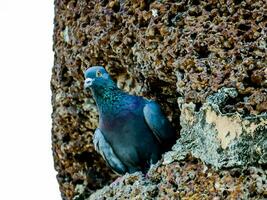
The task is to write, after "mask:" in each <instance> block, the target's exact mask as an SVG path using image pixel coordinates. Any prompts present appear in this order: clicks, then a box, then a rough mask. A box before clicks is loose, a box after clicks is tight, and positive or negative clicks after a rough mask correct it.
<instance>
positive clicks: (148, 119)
mask: <svg viewBox="0 0 267 200" xmlns="http://www.w3.org/2000/svg"><path fill="white" fill-rule="evenodd" d="M84 76H85V82H84V88H85V91H88V90H91V92H92V95H93V98H94V99H95V101H96V104H97V109H98V112H99V125H98V128H97V129H96V130H95V132H94V136H93V143H94V147H95V149H96V151H97V152H98V153H100V154H101V156H102V157H103V158H104V160H105V161H106V163H107V164H108V165H109V167H110V168H111V169H112V170H113V171H114V172H116V173H117V174H120V175H123V174H125V173H127V172H128V173H134V172H136V171H141V172H143V173H145V172H146V171H147V170H148V169H149V167H150V166H151V165H152V164H155V163H156V162H157V161H158V160H159V159H161V155H162V154H163V153H164V152H166V151H168V150H170V149H171V147H172V146H173V144H174V143H175V142H176V133H175V130H174V128H173V127H172V125H171V124H170V122H169V121H168V119H167V118H166V117H165V116H164V114H163V112H162V111H161V109H160V106H159V104H157V103H156V102H155V101H153V100H148V99H146V98H143V97H141V96H135V95H130V94H128V93H126V92H124V91H122V90H121V89H119V88H118V87H117V85H116V83H115V82H114V81H113V80H112V78H111V77H110V75H109V74H108V72H107V71H106V70H105V68H104V67H103V66H92V67H90V68H88V69H87V70H86V71H85V73H84Z"/></svg>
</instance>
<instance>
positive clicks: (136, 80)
mask: <svg viewBox="0 0 267 200" xmlns="http://www.w3.org/2000/svg"><path fill="white" fill-rule="evenodd" d="M266 6H267V5H266V2H265V1H264V0H262V1H261V0H246V1H242V0H229V1H213V0H206V1H195V0H181V1H160V0H158V1H148V0H147V1H144V0H140V1H135V0H134V1H129V0H120V1H119V0H110V1H108V0H101V1H100V0H93V1H86V0H76V1H75V0H55V20H54V52H55V62H54V67H53V72H52V79H51V89H52V105H53V114H52V118H53V128H52V142H53V156H54V161H55V169H56V170H57V172H58V176H57V179H58V182H59V185H60V190H61V193H62V197H63V199H73V198H74V197H75V198H81V199H85V198H87V197H88V196H89V195H90V194H91V193H92V192H94V191H95V190H96V189H97V188H101V187H103V186H104V185H106V184H108V183H110V182H111V181H112V180H114V178H115V176H114V174H113V173H112V172H111V171H110V170H109V169H108V168H107V167H106V165H105V163H104V161H103V160H102V159H101V157H100V156H99V155H98V154H97V153H96V152H95V150H94V148H93V145H92V134H93V131H94V129H95V128H96V127H97V122H98V116H97V110H96V106H95V104H94V101H93V100H92V98H91V96H90V94H85V93H84V91H83V81H84V79H83V72H84V70H85V69H86V68H87V67H89V66H91V65H104V66H105V67H106V69H107V70H108V72H109V73H110V74H111V75H112V77H113V78H114V79H115V80H116V81H117V83H118V86H119V87H120V88H122V89H123V90H125V91H127V92H129V93H131V94H137V95H142V96H145V97H147V98H153V99H156V100H157V101H158V102H159V103H160V104H161V106H162V109H163V111H164V112H165V113H166V115H168V117H169V119H170V120H171V121H172V123H173V125H174V127H175V128H176V130H177V133H178V132H179V130H180V129H181V126H182V127H184V128H183V129H182V130H181V135H183V130H184V133H187V132H186V131H185V130H189V129H190V126H187V125H186V123H188V121H186V120H184V119H183V118H181V124H180V120H179V117H180V110H179V106H178V104H179V105H180V108H186V109H187V111H188V112H189V114H190V112H193V113H191V115H189V117H192V116H194V117H195V118H196V120H197V123H196V124H197V125H196V126H199V125H200V124H201V123H200V122H199V120H200V121H201V116H200V115H202V116H205V117H206V118H203V119H205V121H206V122H207V125H205V126H204V128H205V127H206V128H207V127H211V126H214V127H215V129H216V128H217V129H216V130H217V131H218V130H219V133H220V134H219V136H216V135H214V134H216V131H213V132H212V134H213V136H212V137H211V138H209V139H207V140H206V142H211V141H212V139H214V138H217V139H218V141H220V143H215V144H214V146H216V145H218V144H222V145H223V146H221V147H222V148H221V149H222V150H221V152H227V151H228V154H227V155H233V154H231V152H230V150H228V149H231V148H232V147H235V141H236V140H235V139H238V138H239V137H236V135H237V136H239V135H241V134H239V133H240V131H239V130H237V132H235V130H230V137H227V135H228V132H227V133H226V132H225V130H223V129H220V128H221V127H219V126H220V120H223V121H224V120H227V119H229V118H228V115H227V114H229V113H232V115H231V116H232V117H234V118H235V119H236V120H237V121H235V122H236V123H239V122H240V120H241V121H242V120H248V119H245V118H246V117H250V118H251V120H254V121H255V120H256V122H252V121H251V120H250V121H249V120H248V121H249V122H245V123H249V124H248V126H249V127H252V128H250V130H252V129H253V127H254V125H253V123H254V124H255V123H257V124H258V123H259V121H264V120H265V118H264V117H263V118H261V116H262V115H263V116H264V113H265V112H266V111H267V91H266V88H267V67H266V66H267V59H266V53H267V52H266V51H267V47H266V42H267V41H266V39H267V28H266V23H267V22H266V21H267V19H266V18H267V7H266ZM222 87H225V88H235V89H236V94H235V95H234V98H228V100H227V101H224V103H223V104H219V105H218V106H219V107H220V112H219V111H218V110H216V106H215V107H214V106H212V105H213V104H212V105H210V104H209V105H208V104H207V105H204V103H205V102H206V99H207V97H208V96H209V95H210V94H213V93H214V92H217V91H218V90H219V89H220V88H222ZM178 99H179V100H178ZM177 101H178V103H177ZM207 102H208V101H207ZM207 102H206V103H207ZM192 106H193V107H194V109H195V111H193V110H194V109H193V107H192ZM202 106H204V107H202ZM205 106H206V107H205ZM202 108H203V109H202ZM186 109H182V111H185V110H186ZM201 109H202V110H201ZM208 111H209V112H210V113H209V114H210V115H208V116H212V117H208V116H206V115H204V114H203V113H206V112H208ZM194 112H196V113H194ZM233 113H235V114H233ZM237 113H238V114H237ZM257 116H258V117H257ZM213 117H214V118H215V119H216V120H217V121H214V118H213ZM255 117H256V118H255ZM230 121H231V120H230ZM189 122H190V121H189ZM198 122H199V123H198ZM211 124H213V125H211ZM240 124H241V125H242V126H241V127H242V130H243V128H244V129H245V128H246V124H243V122H240V123H239V125H240ZM196 126H193V131H192V137H193V138H197V137H196V136H197V131H196V130H197V129H196ZM259 126H260V125H259ZM261 127H262V126H261ZM191 128H192V127H191ZM202 128H203V127H202ZM215 129H214V130H215ZM190 130H191V129H190ZM201 130H202V133H204V131H203V129H201ZM246 130H248V129H246ZM255 130H256V129H255ZM257 130H258V129H257ZM220 131H222V132H220ZM231 131H232V132H231ZM241 132H242V131H241ZM252 132H253V133H254V131H252ZM252 132H249V133H252ZM231 133H234V134H231ZM246 133H247V132H246ZM264 133H265V132H264ZM264 133H262V134H264ZM258 137H259V136H257V137H256V138H258ZM182 138H183V137H182ZM182 138H181V141H182ZM251 138H253V137H252V136H250V137H249V138H248V139H251ZM258 139H259V142H260V141H261V139H260V138H258ZM246 141H247V140H246ZM177 144H178V145H176V147H174V149H175V148H177V149H178V148H182V147H181V146H179V142H178V143H177ZM194 144H195V143H194ZM191 146H194V145H193V144H191ZM195 146H196V148H195V149H194V151H192V152H191V153H192V155H193V156H195V157H198V158H199V159H201V160H203V161H204V162H205V163H207V164H210V165H214V166H215V167H217V168H219V167H225V164H223V163H224V162H223V161H220V160H219V157H215V158H212V159H211V158H209V157H208V155H209V154H207V156H206V157H205V152H201V151H199V147H200V143H197V145H195ZM202 146H205V145H202ZM188 148H189V146H185V147H184V148H183V149H184V150H185V151H183V152H187V150H186V149H188ZM265 148H266V143H265ZM233 149H236V148H233ZM254 150H255V151H256V152H260V154H259V155H258V154H256V155H257V156H256V158H244V159H243V158H242V159H241V158H240V160H239V158H238V157H234V156H232V157H230V158H231V159H232V161H235V160H236V159H237V160H239V161H240V163H241V164H240V165H243V164H245V163H246V161H248V164H260V163H261V162H264V155H265V161H266V154H261V153H262V152H264V151H263V150H260V149H257V148H256V149H254ZM254 150H253V149H251V151H253V152H254ZM219 152H220V151H219ZM265 153H266V151H265ZM184 154H186V153H184ZM167 155H168V156H167ZM167 155H166V156H165V157H164V159H165V163H168V164H166V167H168V166H169V165H170V167H171V166H172V165H173V164H172V163H173V162H177V161H175V159H177V158H178V157H181V156H179V155H178V154H177V156H175V154H171V153H170V154H167ZM217 156H218V155H217ZM167 158H168V159H167ZM184 158H187V156H183V159H184ZM166 159H167V160H166ZM231 159H230V160H231ZM189 161H190V159H189ZM226 163H228V162H226ZM262 164H263V163H262ZM240 165H239V166H240ZM229 167H236V166H234V165H233V164H231V165H229ZM162 169H163V168H162ZM166 169H167V168H166ZM219 173H221V172H219ZM241 177H242V176H241ZM253 184H254V182H253ZM257 194H258V193H257Z"/></svg>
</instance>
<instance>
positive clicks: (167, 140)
mask: <svg viewBox="0 0 267 200" xmlns="http://www.w3.org/2000/svg"><path fill="white" fill-rule="evenodd" d="M143 112H144V117H145V121H146V123H147V124H148V126H149V128H150V129H151V130H152V132H153V134H154V135H155V136H156V138H157V140H158V141H159V143H160V144H162V145H164V146H170V145H172V144H174V143H175V142H176V134H175V131H174V129H173V127H172V125H171V123H170V122H169V120H168V119H167V118H166V117H165V115H164V114H163V113H162V111H161V109H160V106H159V105H158V104H157V103H156V102H154V101H148V103H147V104H146V105H145V106H144V109H143Z"/></svg>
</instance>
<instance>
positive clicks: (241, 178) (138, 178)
mask: <svg viewBox="0 0 267 200" xmlns="http://www.w3.org/2000/svg"><path fill="white" fill-rule="evenodd" d="M266 181H267V179H266V170H263V169H259V168H255V167H248V168H247V169H238V168H237V169H235V168H234V169H231V170H220V171H214V170H213V169H211V168H209V167H207V166H206V165H205V164H203V163H202V162H201V161H200V160H197V159H193V158H192V157H188V158H186V161H180V162H173V163H171V164H168V165H163V164H162V163H158V165H157V166H155V167H153V168H152V169H151V170H150V172H149V174H148V175H147V177H144V176H143V175H142V174H141V173H135V174H131V175H129V174H126V175H125V176H123V178H122V179H121V180H119V181H118V182H117V183H116V184H111V185H110V186H105V187H104V188H103V189H101V190H98V191H97V192H95V193H94V194H92V195H91V196H90V198H88V199H87V200H95V199H97V200H103V199H112V200H113V199H114V200H115V199H138V200H139V199H140V200H141V199H149V200H150V199H151V200H152V199H185V200H187V199H188V200H189V199H190V200H192V199H193V200H198V199H214V200H217V199H218V200H220V199H255V200H256V199H265V198H267V192H266V191H267V182H266ZM77 199H79V198H77Z"/></svg>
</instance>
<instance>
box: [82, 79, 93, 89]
mask: <svg viewBox="0 0 267 200" xmlns="http://www.w3.org/2000/svg"><path fill="white" fill-rule="evenodd" d="M94 80H95V79H93V78H86V79H85V81H84V88H85V89H87V88H89V87H90V86H91V85H92V84H93V82H94Z"/></svg>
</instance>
